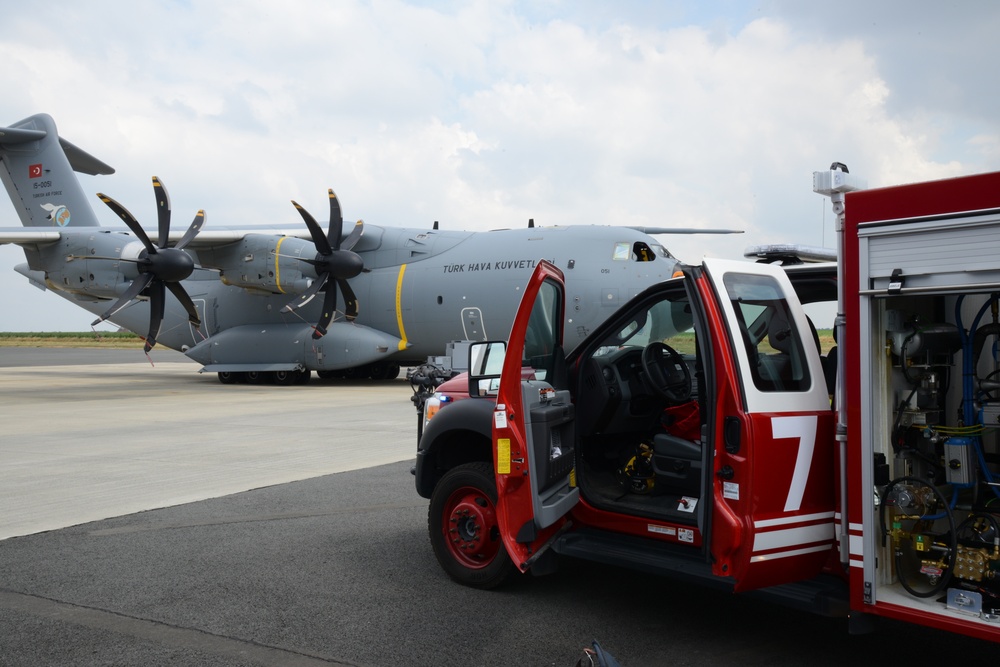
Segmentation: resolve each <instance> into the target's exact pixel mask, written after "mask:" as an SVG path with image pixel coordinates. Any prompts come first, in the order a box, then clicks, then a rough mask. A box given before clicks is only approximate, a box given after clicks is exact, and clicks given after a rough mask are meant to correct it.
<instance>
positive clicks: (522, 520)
mask: <svg viewBox="0 0 1000 667" xmlns="http://www.w3.org/2000/svg"><path fill="white" fill-rule="evenodd" d="M564 311H565V284H564V281H563V275H562V272H561V271H560V270H559V269H558V268H556V267H555V266H553V265H551V264H549V263H548V262H545V261H543V262H541V263H540V264H539V265H538V266H537V267H536V268H535V271H534V273H533V274H532V276H531V279H530V280H529V282H528V285H527V287H526V288H525V291H524V295H523V296H522V297H521V305H520V306H519V308H518V311H517V316H516V317H515V319H514V324H513V327H512V329H511V333H510V339H509V342H508V347H507V352H506V356H505V358H504V364H503V371H502V373H501V376H500V385H499V391H498V394H497V402H496V407H495V409H494V412H493V449H494V452H493V455H494V460H493V463H494V470H495V472H496V484H497V521H498V524H499V527H500V532H501V535H502V538H503V543H504V546H505V547H506V548H507V553H508V554H509V555H510V557H511V560H512V561H513V562H514V565H516V566H517V568H518V569H520V570H521V571H522V572H524V571H526V570H528V568H530V567H531V566H532V564H534V563H535V561H536V560H537V558H538V557H539V556H540V555H541V554H542V553H543V552H544V550H545V549H546V547H547V546H548V545H549V544H551V542H552V541H553V540H554V538H555V537H556V536H557V534H558V533H559V531H560V529H561V527H563V526H565V525H566V521H567V520H566V518H565V515H566V514H567V513H568V512H569V511H570V509H572V508H573V506H574V505H575V504H576V503H577V502H578V500H579V496H580V492H579V489H578V488H577V487H576V481H575V470H574V465H575V446H576V445H575V442H576V436H575V433H574V426H575V417H576V415H575V412H574V405H573V403H572V401H571V400H570V393H569V390H568V387H567V385H568V378H567V373H566V364H565V356H564V353H563V349H562V334H563V332H562V327H563V313H564ZM524 366H527V367H530V368H532V369H533V370H534V372H533V374H531V376H532V378H533V379H522V367H524Z"/></svg>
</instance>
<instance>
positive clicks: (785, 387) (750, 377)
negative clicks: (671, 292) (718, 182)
mask: <svg viewBox="0 0 1000 667" xmlns="http://www.w3.org/2000/svg"><path fill="white" fill-rule="evenodd" d="M704 267H705V269H704V274H702V276H701V278H700V279H696V280H695V282H696V284H698V286H699V289H700V290H702V292H703V295H702V302H703V303H706V304H716V305H717V306H718V308H717V309H716V308H710V309H709V310H710V311H716V312H714V313H711V312H710V313H709V315H708V318H709V320H713V323H712V324H711V329H712V331H713V336H715V335H716V334H718V333H723V334H728V335H724V336H716V338H717V340H715V341H713V347H714V349H715V354H714V355H713V356H714V357H715V358H716V360H717V361H718V362H719V363H716V366H715V369H714V373H715V374H716V387H718V391H717V392H716V400H717V410H716V415H717V416H716V419H715V423H714V425H713V426H712V428H714V429H715V438H714V441H715V443H716V447H715V462H714V479H713V482H712V484H713V487H712V491H713V513H712V522H711V525H712V528H711V536H710V540H711V547H710V548H711V552H712V555H713V559H714V560H713V573H714V574H716V575H719V576H724V577H732V578H733V579H735V590H736V591H747V590H753V589H758V588H763V587H767V586H774V585H778V584H785V583H790V582H794V581H800V580H804V579H809V578H812V577H815V576H816V575H817V574H819V573H820V572H821V571H822V569H823V567H824V565H825V564H827V563H828V561H829V559H830V557H831V553H832V551H833V548H834V544H835V533H834V527H835V522H834V516H835V511H836V508H837V505H836V503H837V489H836V484H835V479H834V476H833V475H831V474H830V471H831V470H834V469H835V467H836V466H835V457H834V453H835V452H834V442H833V420H834V413H833V411H832V410H831V407H830V397H829V394H828V390H827V386H826V381H825V378H824V373H823V368H822V364H821V360H820V354H819V339H818V337H816V335H815V329H814V328H813V325H812V323H811V322H810V321H809V319H808V318H807V316H806V313H805V311H803V309H802V307H801V304H800V303H799V300H798V298H797V296H796V294H795V290H794V289H793V287H792V284H791V283H790V281H789V279H788V277H787V275H786V274H785V272H784V270H783V269H781V268H780V267H777V266H774V265H769V264H751V263H748V262H736V261H726V260H717V259H708V260H706V261H705V263H704ZM698 273H700V270H696V273H695V275H697V274H698ZM704 277H707V279H708V281H707V283H706V281H705V280H704V279H703V278H704ZM706 290H712V291H714V296H713V295H710V294H706V293H705V291H706Z"/></svg>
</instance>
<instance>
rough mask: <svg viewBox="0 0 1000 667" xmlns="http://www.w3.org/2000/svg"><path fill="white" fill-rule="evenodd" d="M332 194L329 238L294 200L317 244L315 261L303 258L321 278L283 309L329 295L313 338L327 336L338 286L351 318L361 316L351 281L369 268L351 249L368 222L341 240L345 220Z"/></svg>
mask: <svg viewBox="0 0 1000 667" xmlns="http://www.w3.org/2000/svg"><path fill="white" fill-rule="evenodd" d="M328 192H329V196H330V230H329V232H328V233H327V234H326V235H324V234H323V230H322V229H320V226H319V224H318V223H317V222H316V219H315V218H313V217H312V216H311V215H310V214H309V211H307V210H305V209H304V208H302V207H301V206H299V205H298V204H297V203H296V202H295V201H294V200H293V201H292V206H294V207H295V208H296V210H297V211H298V212H299V215H301V216H302V219H303V220H304V221H305V223H306V227H308V228H309V234H310V235H311V236H312V239H313V244H315V246H316V258H315V259H302V258H300V259H301V261H303V262H306V263H308V264H312V265H313V266H314V267H316V273H317V277H316V280H315V281H314V282H313V284H312V285H310V286H309V289H307V290H306V291H305V292H303V293H302V294H300V295H299V296H298V298H296V299H295V301H293V302H292V303H290V304H288V305H287V306H285V307H284V308H282V309H281V312H283V313H290V312H292V311H293V310H295V309H296V308H300V307H302V306H304V305H306V304H307V303H309V301H311V300H312V298H313V297H314V296H316V294H317V293H319V292H321V291H323V292H326V295H325V296H324V297H323V314H322V315H320V318H319V322H317V323H316V327H315V329H314V330H313V335H312V337H313V338H322V337H323V336H324V335H326V331H327V329H326V328H327V326H328V325H329V324H330V321H331V320H332V319H333V313H334V311H335V310H336V309H337V287H338V286H339V287H340V291H341V292H343V293H344V312H345V314H346V316H347V319H348V320H354V318H356V317H357V316H358V300H357V297H355V296H354V290H352V289H351V286H350V285H349V284H348V282H347V280H348V279H349V278H353V277H355V276H356V275H358V274H359V273H361V272H362V271H364V268H365V262H364V260H363V259H361V256H360V255H358V254H357V253H356V252H353V251H352V250H351V249H352V248H353V247H354V246H355V245H356V244H357V242H358V240H359V239H360V238H361V235H362V234H363V233H364V228H365V225H364V222H362V221H361V220H358V223H357V224H356V225H354V229H352V230H351V233H350V234H348V236H347V238H346V239H344V240H343V241H341V234H342V231H341V230H342V229H343V225H344V218H343V216H342V215H341V212H340V202H339V201H337V195H336V194H334V192H333V190H328ZM331 279H332V280H331Z"/></svg>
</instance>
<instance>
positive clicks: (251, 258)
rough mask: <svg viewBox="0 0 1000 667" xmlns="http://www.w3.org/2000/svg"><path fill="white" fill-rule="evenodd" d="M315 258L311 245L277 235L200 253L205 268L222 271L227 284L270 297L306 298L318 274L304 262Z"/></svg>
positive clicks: (254, 237) (258, 236) (249, 237)
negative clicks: (295, 296) (276, 295)
mask: <svg viewBox="0 0 1000 667" xmlns="http://www.w3.org/2000/svg"><path fill="white" fill-rule="evenodd" d="M315 255H316V247H315V246H314V245H313V243H312V242H311V241H304V240H302V239H298V238H295V237H292V236H275V235H273V234H248V235H247V236H246V237H244V238H243V239H242V240H241V241H239V242H238V243H235V244H233V245H230V246H226V247H225V248H220V249H215V250H211V251H208V252H206V251H202V252H200V253H199V257H200V258H201V260H202V262H203V263H204V264H205V265H208V266H212V267H215V268H217V269H219V279H220V280H222V282H223V283H225V284H227V285H233V286H235V287H242V288H244V289H248V290H257V291H261V292H267V293H270V294H302V293H303V292H305V291H306V290H307V289H309V287H310V285H312V283H313V281H314V280H316V278H317V274H316V271H315V269H314V267H313V266H312V265H311V264H309V263H307V262H305V261H302V260H311V259H312V258H313V257H314V256H315Z"/></svg>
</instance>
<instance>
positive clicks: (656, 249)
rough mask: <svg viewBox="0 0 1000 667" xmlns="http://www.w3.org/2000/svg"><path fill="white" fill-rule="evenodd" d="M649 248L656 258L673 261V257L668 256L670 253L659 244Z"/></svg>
mask: <svg viewBox="0 0 1000 667" xmlns="http://www.w3.org/2000/svg"><path fill="white" fill-rule="evenodd" d="M649 247H650V248H652V249H653V252H655V253H656V256H657V257H662V258H663V259H674V256H673V255H671V254H670V251H669V250H667V249H666V248H664V247H663V246H661V245H660V244H659V243H654V244H652V245H651V246H649Z"/></svg>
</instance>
